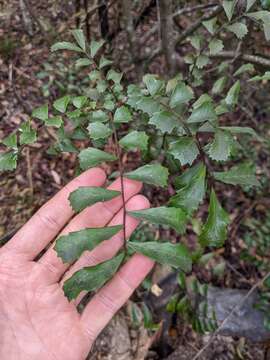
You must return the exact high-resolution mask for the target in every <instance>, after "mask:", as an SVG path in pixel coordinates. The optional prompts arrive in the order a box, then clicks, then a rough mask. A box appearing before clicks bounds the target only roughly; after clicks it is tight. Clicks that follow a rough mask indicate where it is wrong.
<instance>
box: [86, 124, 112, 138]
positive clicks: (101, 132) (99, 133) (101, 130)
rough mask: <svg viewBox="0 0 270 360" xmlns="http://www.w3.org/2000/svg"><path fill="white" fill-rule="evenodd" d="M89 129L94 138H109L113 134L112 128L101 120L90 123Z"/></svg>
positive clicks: (91, 136)
mask: <svg viewBox="0 0 270 360" xmlns="http://www.w3.org/2000/svg"><path fill="white" fill-rule="evenodd" d="M87 130H88V131H89V134H90V138H91V139H93V140H99V139H107V138H108V137H109V136H110V135H111V134H112V130H111V129H110V128H109V127H108V126H107V125H104V124H103V123H101V122H93V123H90V124H89V125H88V127H87Z"/></svg>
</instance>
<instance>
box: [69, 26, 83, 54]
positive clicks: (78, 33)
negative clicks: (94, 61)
mask: <svg viewBox="0 0 270 360" xmlns="http://www.w3.org/2000/svg"><path fill="white" fill-rule="evenodd" d="M71 33H72V35H73V37H74V39H75V40H76V42H77V44H78V45H79V46H80V48H81V49H83V51H85V37H84V34H83V31H82V30H80V29H76V30H73V31H71Z"/></svg>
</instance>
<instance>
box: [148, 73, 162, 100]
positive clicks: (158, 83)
mask: <svg viewBox="0 0 270 360" xmlns="http://www.w3.org/2000/svg"><path fill="white" fill-rule="evenodd" d="M143 82H144V83H145V85H146V87H147V90H148V91H149V93H150V95H152V96H154V95H156V94H157V93H159V92H160V91H161V90H162V89H163V88H164V81H162V80H159V79H158V78H157V76H156V75H152V74H146V75H144V77H143Z"/></svg>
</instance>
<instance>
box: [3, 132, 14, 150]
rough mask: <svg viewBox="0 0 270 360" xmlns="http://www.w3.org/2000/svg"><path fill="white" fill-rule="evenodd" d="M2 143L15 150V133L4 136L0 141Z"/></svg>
mask: <svg viewBox="0 0 270 360" xmlns="http://www.w3.org/2000/svg"><path fill="white" fill-rule="evenodd" d="M0 142H2V144H4V145H6V146H7V147H9V148H11V149H14V150H16V149H17V148H18V146H17V134H16V133H13V134H10V135H8V136H7V137H5V138H4V139H3V140H2V141H0Z"/></svg>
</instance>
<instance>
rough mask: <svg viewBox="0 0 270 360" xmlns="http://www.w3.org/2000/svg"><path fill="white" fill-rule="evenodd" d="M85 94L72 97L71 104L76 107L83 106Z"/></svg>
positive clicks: (85, 98)
mask: <svg viewBox="0 0 270 360" xmlns="http://www.w3.org/2000/svg"><path fill="white" fill-rule="evenodd" d="M87 100H88V99H87V96H76V97H74V98H73V99H72V104H73V105H74V106H75V107H76V108H77V109H80V108H81V107H83V106H84V105H85V104H86V102H87Z"/></svg>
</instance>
